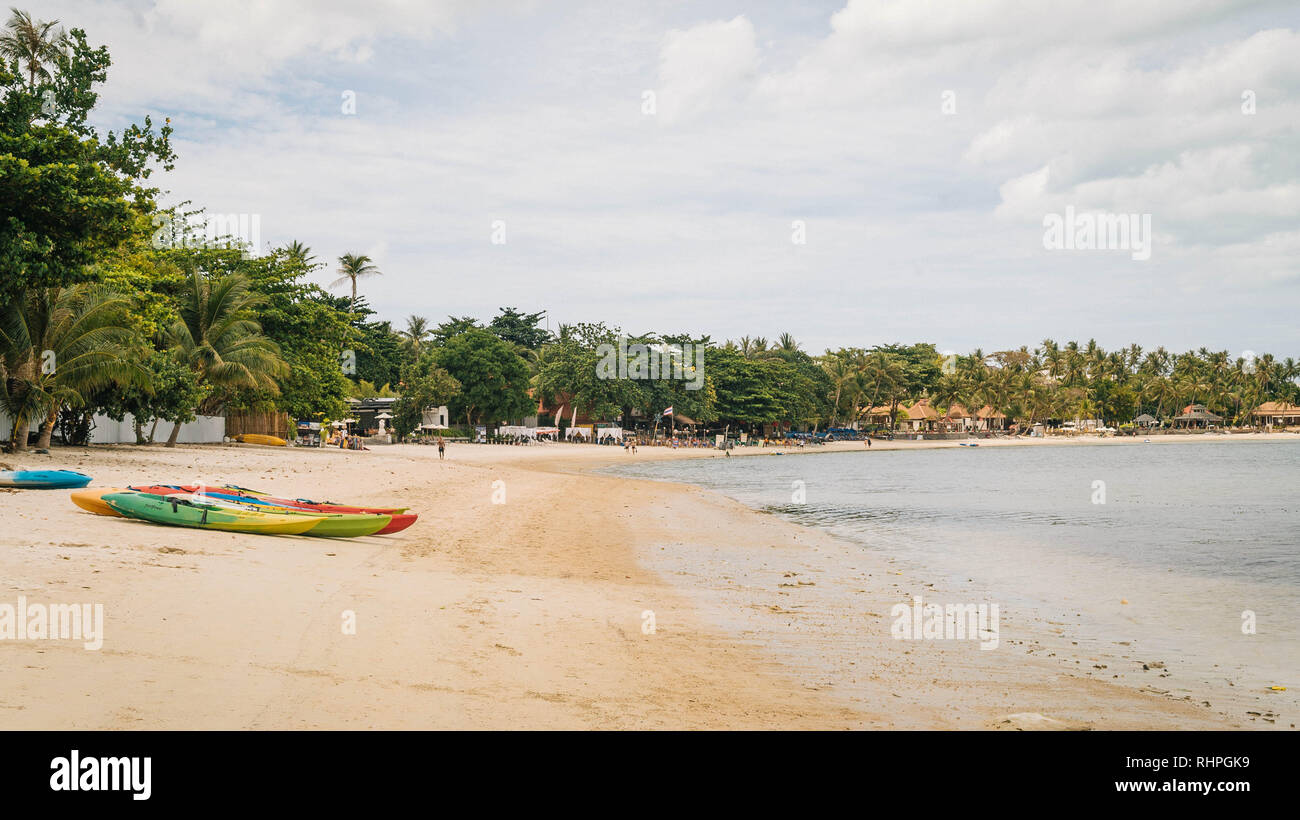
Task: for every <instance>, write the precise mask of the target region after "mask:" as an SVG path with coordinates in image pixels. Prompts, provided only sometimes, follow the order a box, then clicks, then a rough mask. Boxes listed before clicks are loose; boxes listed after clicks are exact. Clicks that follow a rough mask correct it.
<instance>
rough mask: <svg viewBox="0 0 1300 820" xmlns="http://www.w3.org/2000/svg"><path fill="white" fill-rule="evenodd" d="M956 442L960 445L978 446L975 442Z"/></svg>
mask: <svg viewBox="0 0 1300 820" xmlns="http://www.w3.org/2000/svg"><path fill="white" fill-rule="evenodd" d="M957 443H958V444H959V445H961V446H962V447H978V446H979V445H978V444H976V443H975V442H968V441H959V442H957Z"/></svg>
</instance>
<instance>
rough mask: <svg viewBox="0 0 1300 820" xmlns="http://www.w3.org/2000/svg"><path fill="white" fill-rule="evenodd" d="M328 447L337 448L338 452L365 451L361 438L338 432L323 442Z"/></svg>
mask: <svg viewBox="0 0 1300 820" xmlns="http://www.w3.org/2000/svg"><path fill="white" fill-rule="evenodd" d="M325 444H326V445H327V446H329V447H338V448H339V449H340V450H364V449H366V444H365V441H364V440H363V439H362V437H361V436H354V435H351V434H350V433H346V432H343V431H342V430H340V431H339V432H337V433H334V434H333V435H331V436H330V437H329V440H328V441H326V442H325Z"/></svg>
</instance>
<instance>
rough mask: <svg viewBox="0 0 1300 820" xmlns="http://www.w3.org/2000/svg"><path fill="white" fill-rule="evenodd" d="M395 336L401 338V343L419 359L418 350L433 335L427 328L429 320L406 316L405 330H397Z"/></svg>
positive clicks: (421, 317)
mask: <svg viewBox="0 0 1300 820" xmlns="http://www.w3.org/2000/svg"><path fill="white" fill-rule="evenodd" d="M397 335H399V336H401V337H402V343H403V344H405V345H406V346H407V347H408V348H409V349H410V351H411V354H412V355H413V356H414V357H415V358H416V359H419V358H420V348H421V346H423V345H424V343H425V342H427V341H428V340H429V337H430V336H432V335H433V330H432V329H431V328H430V327H429V320H428V319H426V318H424V317H423V316H415V315H411V316H407V317H406V330H399V331H398V332H397Z"/></svg>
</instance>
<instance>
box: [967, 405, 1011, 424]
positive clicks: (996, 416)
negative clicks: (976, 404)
mask: <svg viewBox="0 0 1300 820" xmlns="http://www.w3.org/2000/svg"><path fill="white" fill-rule="evenodd" d="M975 426H976V428H977V429H980V430H1005V429H1007V416H1006V414H1005V413H1000V412H998V411H997V410H994V409H993V407H992V406H991V405H988V404H986V405H984V406H983V407H981V408H980V409H979V410H977V411H975Z"/></svg>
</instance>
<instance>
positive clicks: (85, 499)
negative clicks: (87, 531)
mask: <svg viewBox="0 0 1300 820" xmlns="http://www.w3.org/2000/svg"><path fill="white" fill-rule="evenodd" d="M120 492H124V491H123V490H120V489H118V488H116V487H110V488H108V489H103V488H100V489H97V490H75V491H73V492H71V493H68V497H69V498H71V499H72V503H73V504H76V505H77V506H78V507H80V508H81V509H83V510H85V511H86V512H92V513H94V514H95V515H109V516H115V517H117V518H122V517H123V516H122V514H121V513H120V512H118V511H117V510H115V509H113V508H112V507H110V506H108V503H107V502H106V501H104V496H106V495H108V494H109V493H120Z"/></svg>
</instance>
